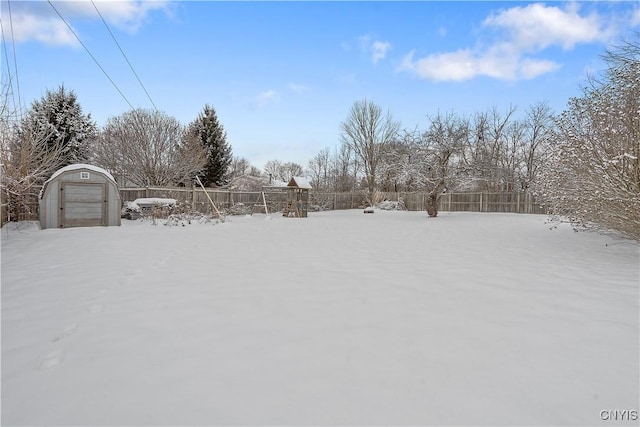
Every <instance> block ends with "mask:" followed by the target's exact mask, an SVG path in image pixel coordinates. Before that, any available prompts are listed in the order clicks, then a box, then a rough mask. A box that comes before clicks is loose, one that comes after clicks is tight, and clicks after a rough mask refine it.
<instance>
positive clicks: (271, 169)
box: [264, 160, 304, 182]
mask: <svg viewBox="0 0 640 427" xmlns="http://www.w3.org/2000/svg"><path fill="white" fill-rule="evenodd" d="M264 172H265V173H266V174H267V175H268V176H269V179H270V180H273V179H277V180H280V181H283V182H289V180H290V179H291V178H293V177H294V176H302V175H303V173H304V171H303V169H302V166H300V165H299V164H297V163H293V162H286V163H282V162H281V161H280V160H269V161H268V162H267V163H265V165H264Z"/></svg>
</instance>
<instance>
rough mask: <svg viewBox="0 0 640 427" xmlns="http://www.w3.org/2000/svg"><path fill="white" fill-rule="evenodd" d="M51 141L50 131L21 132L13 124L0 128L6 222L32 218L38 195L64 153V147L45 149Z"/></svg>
mask: <svg viewBox="0 0 640 427" xmlns="http://www.w3.org/2000/svg"><path fill="white" fill-rule="evenodd" d="M49 138H51V132H50V130H35V129H25V130H24V131H22V132H20V133H18V132H17V131H16V130H15V127H14V124H12V123H11V122H6V121H3V122H2V129H0V167H1V168H2V189H1V191H2V205H3V210H4V211H5V212H6V214H7V216H6V218H7V220H9V221H11V220H21V219H23V218H32V217H33V216H34V215H35V214H36V213H37V210H36V206H37V203H38V193H39V192H40V189H41V188H42V185H43V184H44V182H45V181H46V180H47V179H48V178H49V177H50V176H51V171H52V170H55V169H56V168H57V166H58V165H59V163H60V159H61V158H62V157H63V154H64V152H65V151H64V147H63V146H62V145H56V146H52V147H51V149H49V150H42V143H43V141H46V140H47V139H49Z"/></svg>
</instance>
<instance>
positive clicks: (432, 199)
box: [426, 192, 440, 218]
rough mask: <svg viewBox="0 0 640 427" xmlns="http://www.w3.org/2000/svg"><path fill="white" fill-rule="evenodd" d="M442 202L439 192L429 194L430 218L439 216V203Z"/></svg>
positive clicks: (428, 212) (428, 210)
mask: <svg viewBox="0 0 640 427" xmlns="http://www.w3.org/2000/svg"><path fill="white" fill-rule="evenodd" d="M439 204H440V197H438V193H435V192H431V193H429V195H428V196H427V204H426V207H427V214H429V217H430V218H435V217H437V216H438V207H439V206H438V205H439Z"/></svg>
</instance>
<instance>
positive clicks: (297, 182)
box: [287, 176, 311, 188]
mask: <svg viewBox="0 0 640 427" xmlns="http://www.w3.org/2000/svg"><path fill="white" fill-rule="evenodd" d="M287 187H298V188H311V184H309V181H307V178H304V177H302V176H294V177H293V178H291V181H289V184H287Z"/></svg>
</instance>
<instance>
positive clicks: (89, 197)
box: [58, 182, 107, 227]
mask: <svg viewBox="0 0 640 427" xmlns="http://www.w3.org/2000/svg"><path fill="white" fill-rule="evenodd" d="M58 218H59V222H58V225H59V226H60V227H91V226H98V225H107V184H104V183H95V182H86V183H85V182H61V183H60V215H59V217H58Z"/></svg>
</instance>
